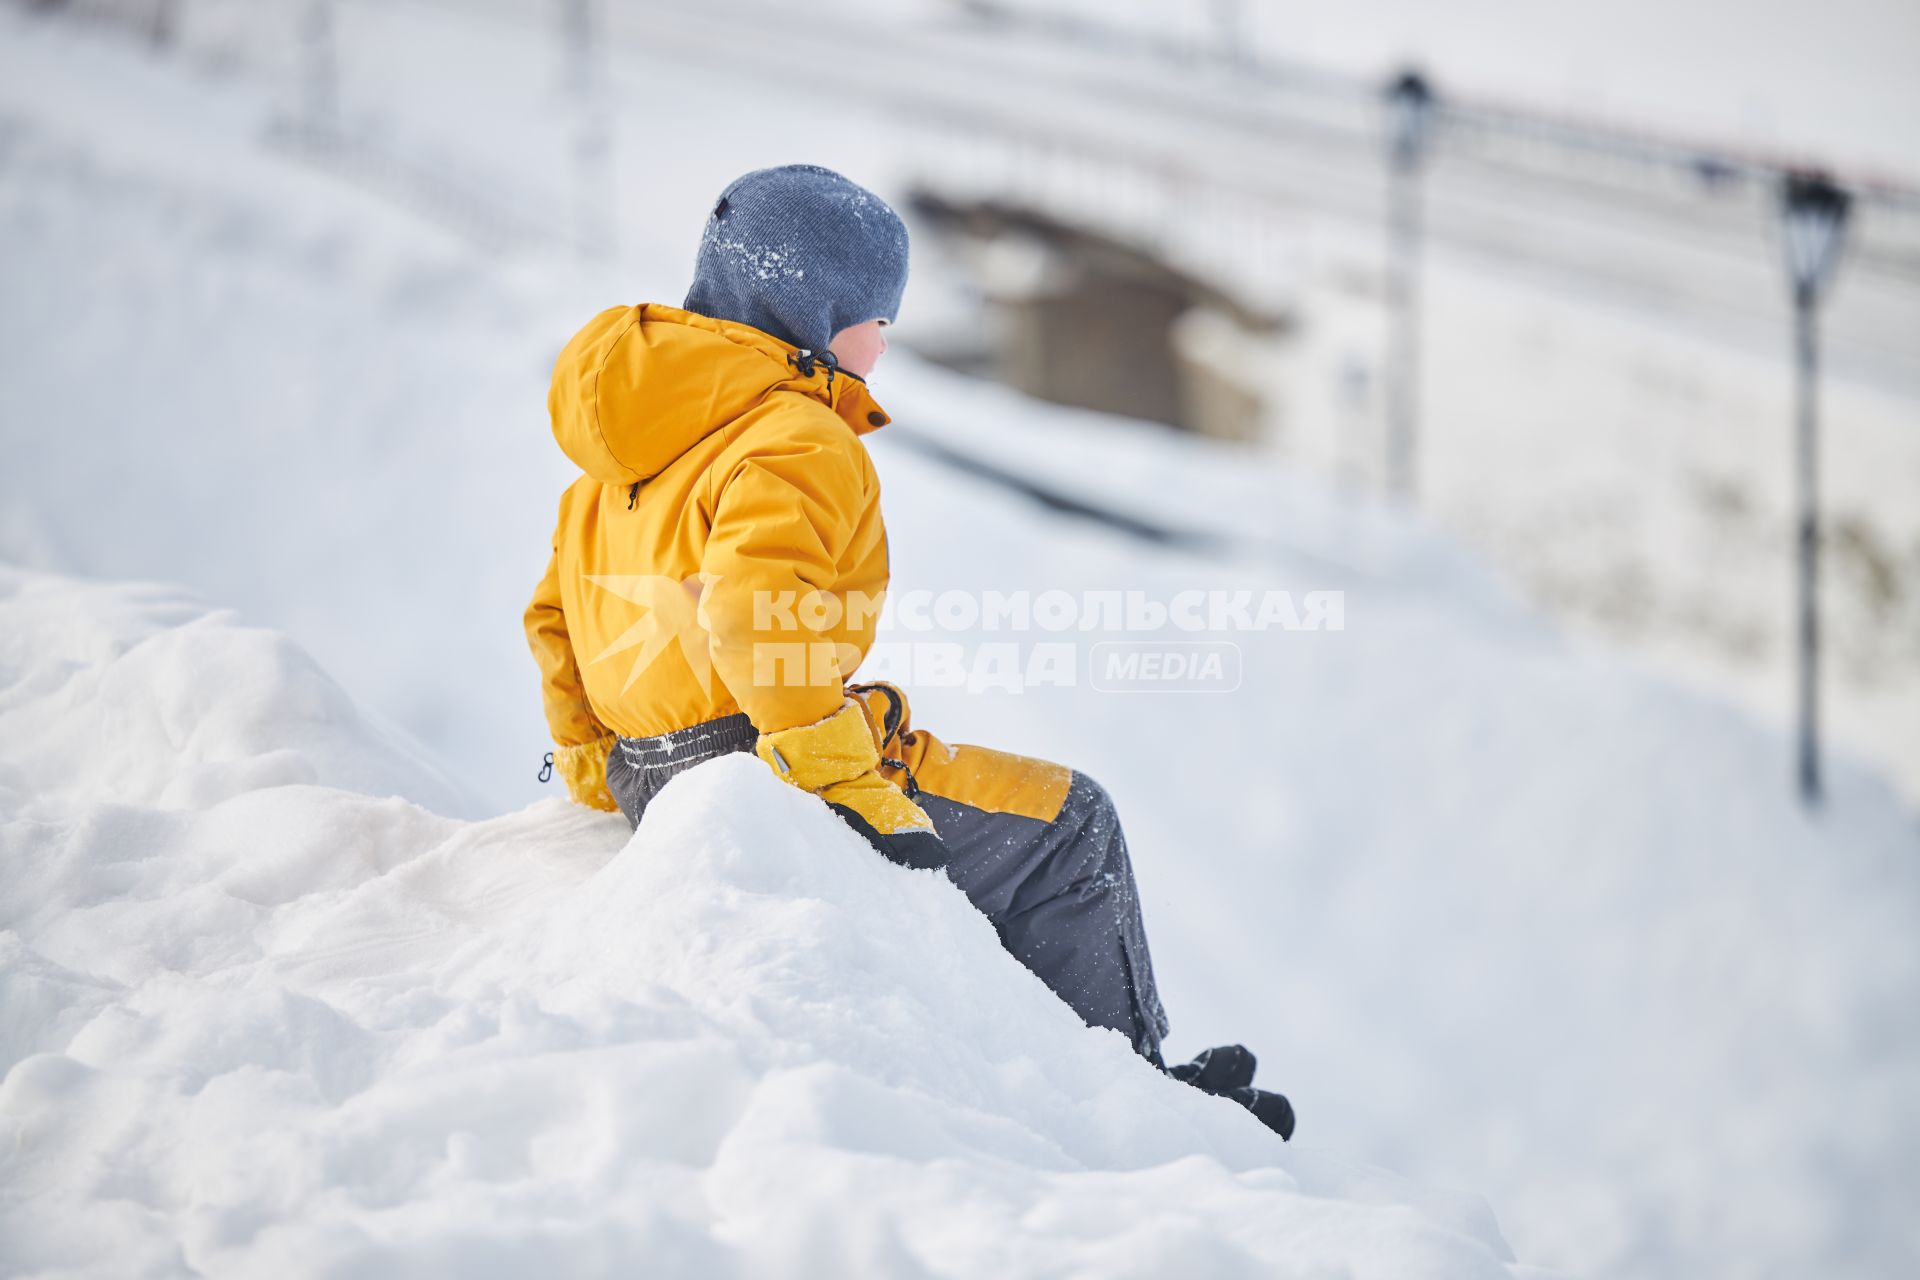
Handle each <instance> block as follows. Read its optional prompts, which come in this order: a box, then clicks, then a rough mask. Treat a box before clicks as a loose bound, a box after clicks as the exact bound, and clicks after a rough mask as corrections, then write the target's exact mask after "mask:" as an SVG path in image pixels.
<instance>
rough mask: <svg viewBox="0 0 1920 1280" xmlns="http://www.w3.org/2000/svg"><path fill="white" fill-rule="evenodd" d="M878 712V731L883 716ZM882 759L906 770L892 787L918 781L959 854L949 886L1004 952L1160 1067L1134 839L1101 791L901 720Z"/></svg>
mask: <svg viewBox="0 0 1920 1280" xmlns="http://www.w3.org/2000/svg"><path fill="white" fill-rule="evenodd" d="M870 705H873V708H874V711H875V719H876V720H881V719H882V713H883V711H884V709H885V707H884V704H878V705H875V704H871V703H870ZM903 707H904V703H903ZM886 755H887V757H888V758H889V759H891V760H897V761H899V762H901V763H902V764H904V765H905V769H899V768H891V769H885V770H883V772H885V773H887V774H889V775H890V776H891V777H892V778H893V779H894V780H895V781H896V782H899V783H900V784H902V785H903V786H904V785H906V782H907V777H906V775H907V773H908V772H909V771H911V775H912V778H913V780H914V783H915V784H916V785H917V787H918V791H919V794H918V795H917V796H916V797H915V798H916V800H917V801H918V802H919V804H920V806H921V807H922V808H924V809H925V810H926V812H927V816H928V817H930V818H932V819H933V822H934V826H935V827H936V828H938V830H939V832H940V838H941V840H942V841H944V842H945V843H946V845H947V848H948V850H949V851H950V852H951V854H952V858H953V860H952V862H951V863H950V864H949V865H948V868H947V874H948V876H949V877H950V878H951V879H952V880H953V882H954V883H955V884H956V885H958V886H959V887H960V889H961V890H962V891H963V892H965V893H966V895H967V897H968V898H969V899H971V900H972V901H973V904H974V905H975V906H977V907H978V908H979V909H980V910H981V911H983V912H984V913H986V915H987V917H988V919H990V920H992V921H993V924H994V928H995V929H996V930H998V932H999V934H1000V940H1001V942H1002V943H1003V944H1004V945H1005V946H1006V948H1007V950H1008V951H1010V952H1012V953H1013V955H1014V956H1015V957H1016V958H1017V959H1019V961H1020V962H1021V963H1022V964H1024V965H1026V966H1027V967H1028V968H1029V969H1031V970H1033V972H1034V973H1035V974H1037V975H1038V976H1039V978H1040V979H1041V981H1043V982H1045V983H1046V984H1047V985H1048V986H1049V987H1051V988H1052V989H1053V990H1054V991H1055V992H1056V993H1057V994H1058V995H1059V996H1060V998H1061V999H1063V1000H1065V1001H1066V1002H1067V1003H1068V1004H1069V1005H1071V1006H1072V1007H1073V1009H1074V1011H1075V1012H1076V1013H1078V1014H1079V1015H1080V1016H1081V1018H1082V1019H1084V1020H1085V1021H1086V1022H1087V1023H1089V1024H1090V1025H1093V1026H1101V1027H1111V1028H1112V1029H1113V1030H1115V1031H1118V1032H1120V1033H1121V1034H1122V1035H1124V1036H1126V1037H1127V1038H1128V1039H1129V1040H1130V1041H1131V1042H1132V1043H1133V1046H1134V1048H1135V1049H1136V1050H1138V1051H1139V1052H1140V1053H1141V1054H1143V1055H1145V1056H1147V1057H1150V1058H1151V1057H1154V1056H1155V1055H1156V1054H1157V1053H1158V1050H1159V1046H1160V1042H1161V1040H1162V1039H1163V1038H1164V1037H1165V1036H1166V1034H1167V1015H1166V1013H1165V1011H1164V1010H1163V1009H1162V1008H1161V1005H1160V996H1159V993H1158V991H1157V990H1156V989H1155V987H1154V981H1153V962H1152V959H1151V957H1150V956H1149V955H1148V952H1147V935H1146V927H1145V925H1144V924H1143V923H1142V921H1141V917H1140V900H1139V894H1138V892H1137V890H1136V888H1135V885H1134V878H1133V862H1132V860H1131V859H1130V858H1129V857H1128V855H1127V842H1126V837H1125V835H1124V834H1123V833H1122V832H1121V829H1120V820H1119V818H1118V816H1117V815H1116V814H1115V813H1114V809H1113V802H1112V800H1110V799H1109V798H1108V796H1107V793H1106V791H1105V790H1104V789H1103V788H1102V787H1101V786H1100V784H1099V783H1097V782H1095V781H1094V780H1093V779H1091V778H1089V777H1087V776H1085V775H1084V774H1081V773H1077V772H1075V771H1074V770H1071V769H1068V768H1067V767H1065V766H1064V765H1057V764H1052V763H1049V762H1048V761H1045V760H1035V759H1032V758H1030V757H1027V756H1017V755H1012V754H1009V753H1007V752H1004V751H993V750H990V749H988V748H985V747H972V746H949V745H947V744H946V743H943V742H941V741H940V740H939V739H938V738H935V737H934V736H933V735H932V734H929V733H927V732H926V731H925V730H912V729H909V728H908V727H907V726H906V723H905V716H904V714H903V715H902V717H901V726H900V730H899V732H898V733H897V734H896V736H895V737H894V739H893V740H892V741H891V742H889V744H888V746H887V748H886Z"/></svg>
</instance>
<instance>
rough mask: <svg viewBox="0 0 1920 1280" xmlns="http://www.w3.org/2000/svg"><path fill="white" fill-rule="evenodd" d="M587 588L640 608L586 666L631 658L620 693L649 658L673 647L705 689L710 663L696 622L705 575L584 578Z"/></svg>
mask: <svg viewBox="0 0 1920 1280" xmlns="http://www.w3.org/2000/svg"><path fill="white" fill-rule="evenodd" d="M584 576H585V577H586V580H587V581H588V582H591V583H592V584H593V585H594V586H596V587H598V588H600V589H601V590H602V591H606V592H610V593H611V594H613V595H615V596H618V597H619V598H620V599H622V600H625V601H628V602H629V603H632V604H636V605H639V606H640V610H641V612H640V616H639V618H638V619H636V620H635V621H634V623H633V625H632V626H629V627H628V628H627V629H626V630H625V631H622V632H621V633H620V634H619V635H618V636H615V637H614V639H613V641H612V642H611V643H609V644H608V645H607V647H606V648H604V649H602V650H601V651H600V652H599V653H596V654H594V655H593V657H591V658H589V659H588V660H587V665H588V666H593V665H595V664H596V663H600V662H605V661H607V660H608V659H609V658H613V657H616V656H618V655H620V654H623V653H629V652H631V653H632V654H633V661H632V664H631V665H630V666H628V668H627V679H626V683H625V684H623V685H621V686H620V692H622V693H625V692H626V691H627V690H628V689H631V688H632V687H633V683H634V681H636V680H638V679H639V678H640V673H641V672H642V671H645V670H646V669H647V668H648V667H649V666H651V665H653V661H654V659H655V658H658V657H659V656H660V655H661V654H663V653H665V652H666V651H667V650H669V649H671V648H673V647H674V646H675V645H678V646H679V648H680V655H681V657H683V658H685V659H686V663H687V667H688V669H690V670H691V671H692V672H693V676H694V679H696V680H698V681H699V682H700V683H701V684H703V685H704V684H707V683H709V674H710V672H711V670H712V663H713V660H712V657H711V655H710V653H709V650H708V648H707V628H706V627H705V625H704V624H703V622H702V619H701V616H700V593H701V591H702V590H703V589H704V587H705V585H706V579H707V575H705V574H695V575H694V576H693V577H690V578H687V579H685V580H684V581H682V580H680V579H676V578H669V577H667V576H666V575H665V574H658V573H589V574H586V575H584Z"/></svg>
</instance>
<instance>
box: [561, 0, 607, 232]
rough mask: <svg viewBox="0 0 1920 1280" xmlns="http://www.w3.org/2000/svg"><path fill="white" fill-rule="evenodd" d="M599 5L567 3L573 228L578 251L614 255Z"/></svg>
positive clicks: (592, 0)
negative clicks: (571, 99)
mask: <svg viewBox="0 0 1920 1280" xmlns="http://www.w3.org/2000/svg"><path fill="white" fill-rule="evenodd" d="M598 10H599V5H598V3H597V0H563V8H562V10H561V29H562V33H563V42H564V44H565V72H564V74H565V76H566V80H567V85H568V87H569V89H571V91H572V94H573V99H574V112H575V119H574V136H573V212H574V218H573V224H574V237H575V240H576V241H577V243H578V245H579V248H580V249H581V250H582V251H583V252H585V253H589V254H611V253H612V252H613V249H614V243H613V241H614V224H615V221H616V219H615V217H614V211H613V202H614V182H613V165H612V161H613V137H612V128H611V126H610V123H609V120H608V111H607V103H606V100H605V96H604V93H603V89H604V87H605V79H606V68H605V66H604V65H603V62H602V58H603V56H604V53H605V47H604V44H605V42H604V33H603V32H602V31H601V30H600V25H601V17H602V15H601V14H600V13H599V11H598Z"/></svg>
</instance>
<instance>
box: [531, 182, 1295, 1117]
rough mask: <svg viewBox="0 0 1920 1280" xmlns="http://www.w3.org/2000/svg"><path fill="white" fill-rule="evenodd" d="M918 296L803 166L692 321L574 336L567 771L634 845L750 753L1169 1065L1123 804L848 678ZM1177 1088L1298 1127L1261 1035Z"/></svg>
mask: <svg viewBox="0 0 1920 1280" xmlns="http://www.w3.org/2000/svg"><path fill="white" fill-rule="evenodd" d="M906 282H907V231H906V228H905V226H904V225H902V223H901V221H900V219H899V217H898V215H896V214H895V213H894V211H893V210H892V209H891V208H889V207H888V206H887V204H886V202H885V201H883V200H881V199H880V198H879V197H878V196H875V195H874V194H873V193H871V192H869V191H867V190H865V189H864V188H862V187H860V186H858V185H856V184H854V183H853V182H851V181H849V180H848V179H846V178H844V177H842V176H841V175H839V174H838V173H835V172H834V171H832V170H830V169H824V168H821V167H820V166H818V165H804V164H793V165H782V166H780V167H777V168H771V169H761V170H757V171H755V172H752V173H749V174H746V175H745V176H743V177H741V178H739V179H737V180H736V181H735V182H733V183H732V184H731V185H729V186H728V187H727V188H726V190H725V191H723V192H722V193H721V195H720V198H719V200H718V202H717V203H715V205H714V207H713V211H712V213H711V214H710V215H709V216H708V219H707V224H706V230H705V234H704V235H703V237H702V239H701V242H700V251H699V257H698V262H697V264H696V266H695V271H694V280H693V287H692V289H691V291H690V292H689V293H688V294H687V298H686V303H685V306H684V307H671V306H665V305H661V304H657V303H648V304H645V305H642V306H638V307H617V308H614V309H612V310H610V311H605V312H602V313H601V314H600V315H598V316H596V317H594V318H593V319H592V320H591V321H589V322H588V323H587V326H586V327H585V328H584V329H582V330H581V331H580V332H579V333H578V334H576V335H575V336H574V338H573V340H572V341H571V342H569V343H568V344H567V347H566V349H565V350H564V351H563V352H562V353H561V355H560V359H559V361H558V363H557V364H556V366H555V368H554V375H553V389H552V393H551V395H550V397H549V400H548V407H549V409H550V410H551V412H552V417H553V432H554V436H555V438H556V439H557V440H558V441H559V442H560V447H561V448H562V449H563V450H565V451H566V454H567V456H568V457H569V458H571V459H572V460H573V461H574V462H576V463H577V464H579V467H580V470H581V471H582V473H583V474H582V475H581V476H580V478H579V479H578V480H575V481H574V482H573V484H572V485H571V486H569V487H568V489H567V491H566V492H565V494H563V495H562V496H561V499H560V517H559V523H558V526H557V527H556V529H555V531H554V536H553V556H552V559H551V560H550V561H549V563H548V565H547V572H546V576H545V577H544V578H543V579H542V580H541V582H540V585H539V587H538V589H537V590H536V591H535V593H534V597H533V602H532V603H531V604H530V605H529V606H528V607H527V612H526V630H527V637H528V641H529V643H530V644H531V645H532V647H533V652H534V656H535V657H536V659H537V660H538V661H539V664H540V668H541V672H542V675H543V684H544V693H545V701H546V711H547V720H548V723H549V726H550V728H551V730H552V732H553V738H554V742H555V744H556V749H555V751H554V753H553V762H554V764H555V765H556V766H557V767H558V769H559V771H560V774H561V776H562V777H563V778H564V779H565V780H566V783H567V788H568V790H569V792H570V793H571V794H572V796H573V798H574V799H575V800H577V801H579V802H580V803H582V804H588V805H592V806H594V807H595V808H599V809H606V810H613V809H615V808H616V807H617V808H618V809H619V810H620V811H621V812H622V813H624V814H625V815H626V818H627V821H628V822H629V823H631V824H633V825H634V826H636V827H637V826H638V825H639V823H640V818H641V814H642V812H643V811H644V810H645V808H646V805H647V802H648V800H649V799H650V798H651V797H652V796H654V795H655V794H656V793H657V792H658V791H659V790H660V788H661V787H662V786H663V785H664V784H665V783H666V782H667V780H668V779H670V778H672V777H673V776H674V775H676V774H678V773H680V772H682V771H684V770H686V769H688V768H691V767H692V766H693V765H695V764H698V763H700V762H701V761H703V760H708V759H711V758H713V757H714V756H717V755H720V754H722V753H725V752H731V751H752V752H754V753H756V754H757V755H758V756H759V757H760V758H761V759H762V760H764V761H766V763H767V765H768V767H769V768H771V769H772V770H773V772H774V773H775V774H776V775H777V776H779V777H780V778H782V779H784V780H785V781H787V782H789V783H791V784H792V785H794V786H796V787H799V788H801V789H803V790H806V791H810V792H812V793H814V794H815V795H818V796H819V797H820V798H821V799H822V800H824V801H825V802H826V803H827V804H828V805H829V806H831V807H832V809H833V811H834V812H835V813H837V814H838V815H839V816H840V817H841V818H842V819H844V820H845V821H846V822H847V824H848V825H849V826H851V827H852V828H853V829H854V830H855V831H857V832H859V833H860V835H861V836H863V837H864V838H865V839H866V840H867V841H868V842H869V843H871V844H872V845H873V847H874V848H875V849H877V850H878V851H879V852H880V853H881V854H882V855H884V856H886V857H888V858H890V859H892V860H894V861H895V862H899V863H901V864H903V865H906V866H910V867H920V868H935V867H939V868H944V869H945V872H946V874H947V876H948V877H949V878H950V879H951V880H952V881H953V883H954V884H955V885H957V886H958V887H959V888H960V889H961V890H962V891H963V892H965V893H966V895H967V897H968V898H969V899H970V900H971V901H972V902H973V903H974V905H975V906H976V907H978V908H979V909H980V910H981V911H983V912H984V913H985V914H986V915H987V916H988V918H989V919H991V920H992V921H993V923H994V926H995V928H996V929H997V930H998V932H999V934H1000V939H1001V941H1002V942H1003V943H1004V944H1005V946H1006V948H1007V950H1008V951H1010V952H1012V953H1013V954H1014V955H1015V956H1016V957H1018V958H1019V959H1020V961H1021V962H1022V963H1023V964H1025V965H1026V966H1027V967H1028V968H1030V969H1032V970H1033V971H1034V973H1036V974H1037V975H1039V977H1040V978H1041V979H1042V980H1043V981H1045V982H1046V984H1047V985H1048V986H1049V987H1051V988H1052V989H1053V990H1054V991H1055V992H1057V993H1058V994H1059V995H1060V997H1061V998H1062V999H1063V1000H1065V1001H1066V1002H1067V1003H1068V1004H1069V1005H1071V1006H1072V1007H1073V1009H1074V1011H1075V1012H1077V1013H1078V1014H1079V1015H1080V1016H1081V1017H1082V1018H1083V1019H1085V1020H1086V1021H1087V1022H1088V1023H1089V1024H1092V1025H1095V1026H1102V1027H1111V1028H1112V1029H1114V1030H1116V1031H1119V1032H1120V1033H1121V1034H1123V1035H1125V1036H1127V1037H1128V1039H1129V1040H1131V1041H1132V1043H1133V1046H1134V1048H1135V1049H1136V1050H1137V1051H1138V1052H1140V1053H1141V1054H1142V1055H1144V1056H1146V1057H1147V1058H1148V1059H1150V1060H1151V1061H1152V1062H1153V1063H1154V1064H1155V1065H1156V1066H1163V1064H1162V1060H1161V1057H1160V1042H1161V1040H1162V1039H1163V1037H1165V1035H1166V1033H1167V1018H1166V1014H1165V1013H1164V1012H1163V1011H1162V1009H1161V1007H1160V999H1159V996H1158V994H1157V993H1156V991H1155V988H1154V981H1153V964H1152V961H1151V960H1150V958H1149V956H1148V953H1147V939H1146V933H1145V930H1144V927H1143V925H1142V923H1141V919H1140V906H1139V903H1138V901H1137V899H1136V895H1135V890H1134V879H1133V865H1132V862H1131V861H1130V860H1129V858H1128V856H1127V845H1126V839H1125V837H1124V836H1123V835H1122V834H1121V830H1120V823H1119V820H1118V818H1117V817H1116V816H1115V814H1114V809H1113V804H1112V802H1111V801H1110V800H1109V799H1108V797H1107V794H1106V792H1105V791H1103V790H1102V789H1101V787H1100V786H1099V784H1098V783H1096V782H1094V781H1093V780H1092V779H1091V778H1088V777H1086V776H1085V775H1084V774H1081V773H1078V772H1075V771H1074V770H1072V769H1068V768H1066V767H1065V766H1063V765H1057V764H1051V763H1048V762H1047V761H1044V760H1034V759H1029V758H1026V757H1023V756H1016V755H1010V754H1007V753H1005V752H1001V751H993V750H989V749H988V748H985V747H973V746H963V745H951V746H950V745H948V744H947V743H945V742H942V741H941V740H940V739H939V738H936V737H935V736H934V735H933V734H931V733H929V732H927V731H926V730H925V729H923V728H917V727H915V726H914V725H913V723H912V718H911V712H910V710H909V708H908V706H907V700H906V698H905V696H904V695H903V694H902V693H901V691H900V690H899V689H897V688H895V687H894V686H892V685H890V684H885V683H869V684H849V683H848V679H849V677H851V676H852V675H853V674H854V670H855V668H856V667H857V666H858V665H859V663H860V660H861V659H862V658H863V657H864V656H865V654H866V652H867V650H868V648H869V646H870V645H871V644H872V642H873V626H874V622H875V617H874V609H873V608H871V607H866V606H867V605H871V604H873V603H874V602H877V601H878V600H879V598H880V596H881V593H882V592H884V591H885V589H886V584H887V576H888V571H887V545H886V532H885V530H884V529H883V528H882V526H881V522H880V485H879V480H878V478H877V477H876V476H875V474H874V469H873V463H872V461H871V460H870V458H869V457H868V455H867V451H866V448H865V447H864V446H863V445H862V444H861V443H860V440H859V437H860V436H862V435H864V434H866V433H867V432H869V431H873V430H875V429H877V428H879V427H882V426H885V425H886V423H887V422H888V417H887V414H886V411H885V410H883V409H882V408H881V407H880V406H879V404H878V403H876V402H875V400H874V398H873V395H872V393H871V392H870V391H869V389H868V386H867V376H868V375H869V374H870V373H871V372H872V370H873V367H874V364H875V362H877V361H878V360H879V358H880V356H881V355H882V354H883V353H884V352H885V351H886V349H887V343H886V337H885V334H884V332H883V328H884V326H886V325H889V324H891V323H893V321H894V319H895V317H896V316H897V314H898V312H899V308H900V297H901V294H902V292H903V291H904V290H905V288H906ZM683 584H686V585H685V587H684V588H683ZM694 584H697V585H694ZM796 617H798V618H804V619H807V620H808V623H807V624H804V625H806V629H805V630H804V631H798V630H796V623H795V621H794V620H795V618H796ZM816 623H817V624H818V625H812V624H816ZM796 637H803V638H804V643H797V642H796ZM1163 1069H1164V1067H1163ZM1172 1074H1174V1075H1176V1076H1178V1077H1180V1078H1181V1079H1184V1080H1187V1081H1188V1082H1189V1083H1192V1084H1195V1085H1196V1086H1198V1087H1201V1088H1204V1089H1206V1090H1207V1091H1208V1092H1213V1093H1220V1094H1225V1095H1228V1096H1232V1097H1234V1098H1235V1099H1236V1100H1238V1101H1240V1102H1241V1103H1242V1104H1243V1105H1245V1106H1247V1107H1248V1108H1249V1109H1250V1110H1252V1111H1253V1112H1254V1114H1255V1115H1257V1116H1259V1117H1260V1119H1261V1120H1262V1121H1264V1122H1265V1123H1266V1124H1267V1125H1268V1126H1269V1127H1271V1128H1273V1129H1275V1130H1276V1131H1277V1132H1279V1133H1280V1134H1281V1135H1282V1136H1283V1137H1286V1136H1290V1135H1291V1133H1292V1131H1293V1113H1292V1109H1291V1108H1290V1107H1289V1106H1288V1104H1287V1101H1286V1099H1285V1098H1283V1097H1281V1096H1280V1095H1279V1094H1275V1093H1268V1092H1265V1091H1263V1090H1258V1089H1253V1088H1251V1087H1249V1086H1250V1082H1251V1079H1252V1074H1253V1056H1252V1055H1251V1054H1249V1053H1247V1051H1246V1050H1245V1049H1242V1048H1240V1047H1239V1046H1228V1047H1226V1048H1223V1049H1218V1050H1209V1051H1208V1052H1207V1053H1205V1054H1202V1055H1201V1056H1200V1058H1199V1059H1196V1060H1195V1062H1193V1063H1190V1064H1186V1065H1184V1066H1180V1067H1175V1068H1173V1069H1172Z"/></svg>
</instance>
